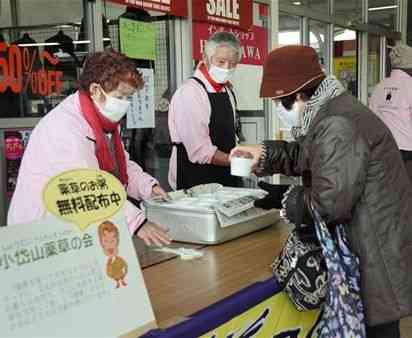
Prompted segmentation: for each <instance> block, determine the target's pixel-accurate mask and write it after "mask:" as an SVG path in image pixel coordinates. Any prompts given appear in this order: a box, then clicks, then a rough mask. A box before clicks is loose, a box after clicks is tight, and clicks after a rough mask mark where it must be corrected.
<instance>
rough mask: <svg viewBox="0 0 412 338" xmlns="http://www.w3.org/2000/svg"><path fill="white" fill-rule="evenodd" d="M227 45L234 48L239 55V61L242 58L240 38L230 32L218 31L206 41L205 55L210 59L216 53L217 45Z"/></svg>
mask: <svg viewBox="0 0 412 338" xmlns="http://www.w3.org/2000/svg"><path fill="white" fill-rule="evenodd" d="M221 46H227V47H230V48H233V49H234V50H235V52H236V54H237V56H238V60H237V61H238V62H239V61H240V59H241V58H242V48H241V46H240V41H239V39H238V38H237V37H236V36H235V35H234V34H232V33H229V32H217V33H215V34H213V35H212V36H211V37H210V38H209V39H208V40H207V41H206V43H205V49H204V55H205V56H206V58H207V59H208V60H210V58H211V57H212V56H213V55H214V54H215V53H216V49H217V47H221Z"/></svg>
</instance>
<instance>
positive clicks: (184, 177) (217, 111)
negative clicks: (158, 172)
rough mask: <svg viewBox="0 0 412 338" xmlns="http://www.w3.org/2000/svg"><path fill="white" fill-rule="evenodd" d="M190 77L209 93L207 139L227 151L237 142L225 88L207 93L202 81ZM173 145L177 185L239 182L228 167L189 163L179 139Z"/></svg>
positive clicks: (231, 183) (232, 183) (183, 186)
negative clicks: (223, 90)
mask: <svg viewBox="0 0 412 338" xmlns="http://www.w3.org/2000/svg"><path fill="white" fill-rule="evenodd" d="M192 79H193V80H194V81H196V82H198V83H199V84H200V85H201V86H202V87H203V88H204V90H205V91H206V93H207V95H208V97H209V101H210V107H211V113H210V122H209V130H210V139H211V141H212V143H213V145H215V146H216V147H217V148H218V149H219V150H220V151H223V152H225V153H229V152H230V150H232V148H234V147H235V145H236V135H235V119H234V114H233V108H232V104H231V102H230V98H229V94H228V92H227V91H225V92H223V93H209V92H208V91H207V88H206V86H205V84H204V83H203V82H202V81H200V80H199V79H198V78H195V77H193V78H192ZM188 128H190V126H188ZM173 146H175V147H177V175H176V176H177V177H176V178H177V180H176V188H177V189H189V188H191V187H193V186H195V185H199V184H206V183H220V184H222V185H224V186H229V187H239V186H240V185H241V182H242V181H241V179H240V178H238V177H235V176H232V175H230V168H229V167H222V166H216V165H212V164H199V163H192V162H191V161H190V160H189V157H188V155H187V151H186V148H185V146H184V145H183V144H182V143H173Z"/></svg>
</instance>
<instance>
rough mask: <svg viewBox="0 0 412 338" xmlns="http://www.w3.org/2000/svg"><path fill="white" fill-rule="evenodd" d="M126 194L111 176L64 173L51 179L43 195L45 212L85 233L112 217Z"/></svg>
mask: <svg viewBox="0 0 412 338" xmlns="http://www.w3.org/2000/svg"><path fill="white" fill-rule="evenodd" d="M126 198H127V196H126V191H125V189H124V187H123V185H122V184H121V183H120V181H119V180H118V179H117V178H116V177H114V176H113V175H111V174H109V173H107V172H105V171H100V170H94V169H78V170H70V171H66V172H64V173H62V174H60V175H58V176H55V177H54V178H52V179H51V180H50V181H49V182H48V184H47V186H46V188H45V189H44V192H43V201H44V204H45V205H46V208H47V210H48V211H49V212H50V213H52V214H53V215H55V216H57V217H59V218H60V219H63V220H64V221H66V222H70V223H75V224H76V225H77V226H78V227H79V228H80V230H82V231H84V230H85V229H86V228H87V227H88V226H89V225H90V224H91V223H94V222H97V221H100V220H104V219H108V218H110V217H111V216H113V215H115V214H116V213H117V212H118V211H119V210H120V209H121V208H122V206H123V204H124V203H125V201H126Z"/></svg>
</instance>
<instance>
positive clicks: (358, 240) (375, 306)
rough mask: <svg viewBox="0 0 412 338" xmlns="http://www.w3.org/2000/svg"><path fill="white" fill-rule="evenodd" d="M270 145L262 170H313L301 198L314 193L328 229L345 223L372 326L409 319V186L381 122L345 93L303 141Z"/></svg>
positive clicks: (411, 270) (411, 273)
mask: <svg viewBox="0 0 412 338" xmlns="http://www.w3.org/2000/svg"><path fill="white" fill-rule="evenodd" d="M265 145H266V159H265V161H264V163H263V166H264V168H263V173H266V174H273V173H283V174H286V175H289V176H301V175H302V172H303V171H304V170H308V169H309V170H310V172H311V187H309V188H305V189H302V188H300V191H301V193H300V194H307V195H308V196H310V198H311V200H312V202H313V204H314V206H315V208H316V209H317V210H318V212H319V213H320V215H321V216H322V217H323V219H324V220H325V221H326V222H327V223H328V224H329V225H331V226H333V224H338V223H344V224H346V225H347V233H348V236H349V241H350V245H351V248H352V250H353V251H354V252H355V253H356V254H357V255H358V256H359V258H360V269H361V279H362V281H361V292H362V298H363V302H364V306H365V310H366V317H367V325H369V326H374V325H377V324H381V323H386V322H391V321H395V320H398V319H399V318H401V317H405V316H408V315H410V314H411V313H412V186H411V184H410V182H409V179H408V175H407V173H406V170H405V167H404V164H403V162H402V159H401V155H400V153H399V150H398V147H397V145H396V143H395V140H394V138H393V136H392V134H391V132H390V131H389V129H388V128H387V127H386V126H385V125H384V123H383V122H382V121H381V120H380V119H379V118H378V117H377V116H376V115H375V114H373V113H372V112H371V111H370V110H369V109H368V108H367V107H365V106H364V105H362V104H361V103H360V102H358V101H357V100H356V99H355V98H353V97H352V96H351V95H349V94H348V93H344V94H342V95H339V96H337V97H335V98H333V99H331V100H330V101H328V102H327V103H326V104H325V105H324V106H323V107H322V108H321V109H320V110H319V112H318V114H317V115H316V116H315V118H314V120H313V121H312V123H311V125H310V127H309V131H308V133H307V134H306V136H304V137H303V138H302V139H301V140H299V142H284V141H265ZM292 195H295V196H296V195H299V194H292ZM296 201H297V202H296ZM296 201H295V203H290V205H295V206H296V205H297V207H298V208H301V209H302V210H304V208H305V206H304V203H305V202H303V198H296ZM287 213H290V214H293V213H295V214H296V210H295V211H293V210H287ZM298 214H299V212H298ZM300 214H302V212H301V213H300ZM304 214H307V213H306V212H305V213H304Z"/></svg>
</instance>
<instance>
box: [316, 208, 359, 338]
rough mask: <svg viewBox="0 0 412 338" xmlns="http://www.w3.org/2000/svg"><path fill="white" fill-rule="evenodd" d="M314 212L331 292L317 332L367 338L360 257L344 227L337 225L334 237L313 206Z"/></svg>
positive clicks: (333, 337) (334, 336)
mask: <svg viewBox="0 0 412 338" xmlns="http://www.w3.org/2000/svg"><path fill="white" fill-rule="evenodd" d="M311 209H312V216H313V219H314V222H315V229H316V233H317V236H318V239H319V242H320V244H321V246H322V252H323V256H324V258H325V261H326V266H327V270H328V289H327V293H326V299H325V303H324V305H323V309H322V312H323V313H322V316H321V319H320V321H319V323H318V325H317V330H316V331H317V332H319V337H322V338H366V325H365V315H364V308H363V304H362V299H361V295H360V272H359V258H358V257H357V256H356V255H354V254H353V253H352V252H351V250H350V248H349V245H348V240H347V237H346V233H345V227H344V225H338V226H336V227H335V229H334V235H335V236H332V234H331V232H330V231H329V229H328V227H327V225H326V223H325V222H324V221H323V220H322V218H321V217H320V215H319V213H318V212H317V211H316V210H315V209H314V208H313V205H312V204H311ZM334 237H335V239H334Z"/></svg>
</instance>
